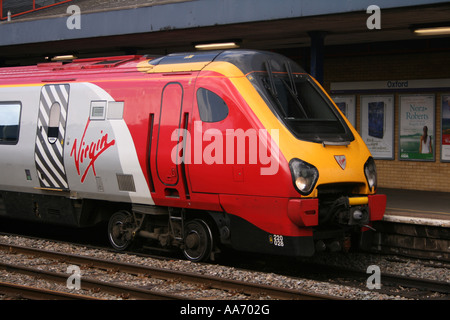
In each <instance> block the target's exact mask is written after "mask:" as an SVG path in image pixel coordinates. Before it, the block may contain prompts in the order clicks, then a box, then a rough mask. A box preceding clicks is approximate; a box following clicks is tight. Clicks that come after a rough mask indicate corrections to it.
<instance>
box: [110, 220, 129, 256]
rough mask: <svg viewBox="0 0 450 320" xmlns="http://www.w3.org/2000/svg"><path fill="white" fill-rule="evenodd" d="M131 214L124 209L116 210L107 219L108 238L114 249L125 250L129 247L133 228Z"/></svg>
mask: <svg viewBox="0 0 450 320" xmlns="http://www.w3.org/2000/svg"><path fill="white" fill-rule="evenodd" d="M133 220H134V219H133V216H132V215H131V214H130V213H128V212H126V211H118V212H116V213H114V214H113V215H112V216H111V218H110V219H109V223H108V239H109V242H110V243H111V245H112V247H113V248H114V249H116V250H121V251H122V250H126V249H128V248H129V247H130V245H131V243H132V241H133V236H132V231H133V229H134V223H133Z"/></svg>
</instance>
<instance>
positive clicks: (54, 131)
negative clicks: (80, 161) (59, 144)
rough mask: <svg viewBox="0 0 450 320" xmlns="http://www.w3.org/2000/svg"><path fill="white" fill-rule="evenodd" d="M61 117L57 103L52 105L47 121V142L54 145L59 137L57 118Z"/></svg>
mask: <svg viewBox="0 0 450 320" xmlns="http://www.w3.org/2000/svg"><path fill="white" fill-rule="evenodd" d="M60 115H61V106H60V105H59V103H58V102H55V103H53V104H52V107H51V109H50V119H49V121H48V132H47V136H48V142H50V143H55V141H56V140H57V139H58V135H59V118H60Z"/></svg>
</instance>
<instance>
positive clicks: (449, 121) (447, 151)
mask: <svg viewBox="0 0 450 320" xmlns="http://www.w3.org/2000/svg"><path fill="white" fill-rule="evenodd" d="M441 137H442V140H441V161H442V162H450V93H449V94H443V95H442V99H441Z"/></svg>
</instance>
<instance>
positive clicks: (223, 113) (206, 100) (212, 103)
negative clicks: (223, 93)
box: [197, 88, 228, 122]
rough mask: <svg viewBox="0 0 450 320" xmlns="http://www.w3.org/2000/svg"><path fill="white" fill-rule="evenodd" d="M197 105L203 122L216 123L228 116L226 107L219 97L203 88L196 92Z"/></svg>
mask: <svg viewBox="0 0 450 320" xmlns="http://www.w3.org/2000/svg"><path fill="white" fill-rule="evenodd" d="M197 104H198V112H199V113H200V119H202V121H203V122H218V121H222V120H223V119H225V118H226V117H227V116H228V106H227V104H226V103H225V101H223V99H222V98H221V97H219V96H218V95H217V94H215V93H214V92H212V91H209V90H207V89H204V88H200V89H198V90H197Z"/></svg>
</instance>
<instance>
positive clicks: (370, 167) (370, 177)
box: [364, 157, 377, 190]
mask: <svg viewBox="0 0 450 320" xmlns="http://www.w3.org/2000/svg"><path fill="white" fill-rule="evenodd" d="M364 173H365V175H366V179H367V183H368V184H369V188H370V189H371V190H374V189H376V188H377V167H376V165H375V161H374V160H373V158H372V157H369V159H368V160H367V161H366V163H365V164H364Z"/></svg>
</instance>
